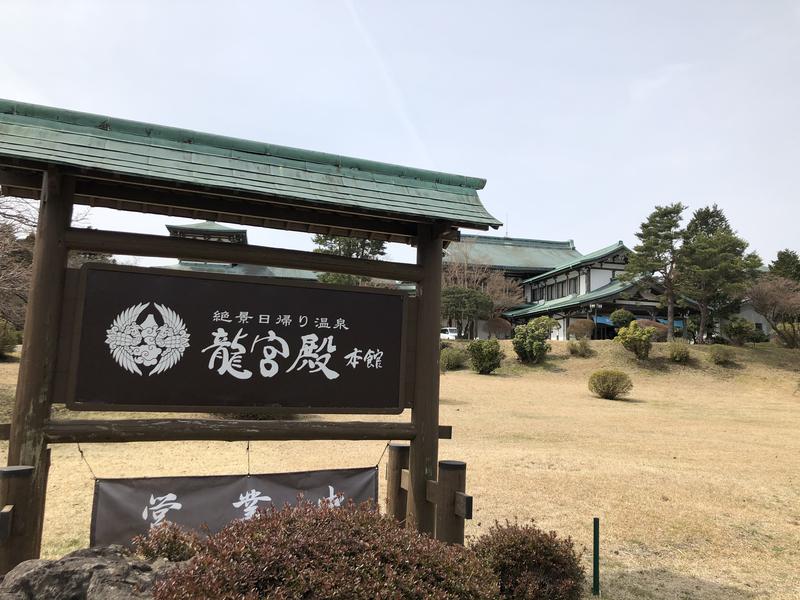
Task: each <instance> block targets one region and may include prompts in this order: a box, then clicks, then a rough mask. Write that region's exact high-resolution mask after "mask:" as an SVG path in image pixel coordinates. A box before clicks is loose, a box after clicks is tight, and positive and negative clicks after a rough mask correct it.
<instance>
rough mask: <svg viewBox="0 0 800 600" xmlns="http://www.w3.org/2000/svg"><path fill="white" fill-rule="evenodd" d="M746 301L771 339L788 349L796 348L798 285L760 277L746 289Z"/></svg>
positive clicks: (799, 325) (799, 306)
mask: <svg viewBox="0 0 800 600" xmlns="http://www.w3.org/2000/svg"><path fill="white" fill-rule="evenodd" d="M747 299H748V300H749V301H750V304H752V305H753V309H755V311H756V312H757V313H759V314H760V315H762V316H763V317H764V318H765V319H766V320H767V322H768V323H769V324H770V326H771V327H772V329H773V330H774V331H775V335H777V336H778V338H779V339H780V340H781V342H783V343H784V344H785V345H786V346H788V347H789V348H798V347H800V283H798V282H796V281H793V280H791V279H787V278H785V277H779V276H777V275H764V276H762V277H759V278H758V280H757V281H756V282H755V283H754V284H753V285H752V286H751V287H750V289H749V290H748V292H747Z"/></svg>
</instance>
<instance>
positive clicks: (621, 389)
mask: <svg viewBox="0 0 800 600" xmlns="http://www.w3.org/2000/svg"><path fill="white" fill-rule="evenodd" d="M632 389H633V382H632V381H631V378H630V377H628V375H627V374H626V373H623V372H622V371H615V370H614V369H601V370H599V371H595V372H594V373H592V375H591V377H589V390H590V391H591V392H592V393H594V394H597V395H598V396H600V397H601V398H605V399H606V400H616V399H617V398H618V397H619V396H622V395H624V394H627V393H628V392H630V391H631V390H632Z"/></svg>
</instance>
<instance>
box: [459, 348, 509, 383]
mask: <svg viewBox="0 0 800 600" xmlns="http://www.w3.org/2000/svg"><path fill="white" fill-rule="evenodd" d="M467 353H468V354H469V359H470V365H471V366H472V369H473V370H474V371H477V372H478V373H480V374H481V375H489V374H490V373H491V372H492V371H495V370H497V369H499V368H500V364H501V363H502V362H503V359H504V358H505V356H506V355H505V352H503V350H502V349H501V348H500V342H498V341H497V340H473V341H471V342H470V343H469V345H468V346H467Z"/></svg>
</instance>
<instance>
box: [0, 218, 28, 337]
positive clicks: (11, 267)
mask: <svg viewBox="0 0 800 600" xmlns="http://www.w3.org/2000/svg"><path fill="white" fill-rule="evenodd" d="M18 234H19V226H18V225H15V224H12V223H8V222H5V223H3V222H0V318H2V319H3V320H5V321H8V322H10V323H12V324H13V325H14V326H15V327H21V326H22V324H23V323H24V321H25V307H26V304H27V301H28V286H29V284H30V275H31V262H32V258H33V240H32V239H30V238H20V237H18Z"/></svg>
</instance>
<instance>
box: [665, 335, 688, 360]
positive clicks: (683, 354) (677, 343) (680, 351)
mask: <svg viewBox="0 0 800 600" xmlns="http://www.w3.org/2000/svg"><path fill="white" fill-rule="evenodd" d="M667 352H669V359H670V360H671V361H672V362H674V363H678V364H681V365H685V364H686V363H688V362H689V344H688V343H687V342H684V341H682V340H674V341H672V342H670V343H669V344H667Z"/></svg>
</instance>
